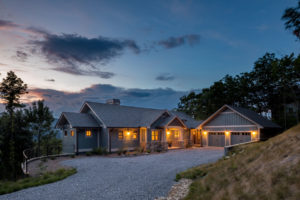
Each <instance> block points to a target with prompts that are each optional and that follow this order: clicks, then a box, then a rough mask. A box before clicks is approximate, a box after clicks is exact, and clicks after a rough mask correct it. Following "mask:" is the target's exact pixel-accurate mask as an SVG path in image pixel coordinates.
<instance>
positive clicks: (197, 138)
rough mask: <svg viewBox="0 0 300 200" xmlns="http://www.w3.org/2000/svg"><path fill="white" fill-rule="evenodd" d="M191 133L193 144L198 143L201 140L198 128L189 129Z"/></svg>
mask: <svg viewBox="0 0 300 200" xmlns="http://www.w3.org/2000/svg"><path fill="white" fill-rule="evenodd" d="M191 133H192V138H193V142H194V144H200V142H201V133H200V130H195V129H194V130H191Z"/></svg>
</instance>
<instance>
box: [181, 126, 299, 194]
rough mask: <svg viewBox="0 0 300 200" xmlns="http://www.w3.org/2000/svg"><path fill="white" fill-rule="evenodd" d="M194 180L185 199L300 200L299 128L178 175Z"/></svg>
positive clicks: (236, 150)
mask: <svg viewBox="0 0 300 200" xmlns="http://www.w3.org/2000/svg"><path fill="white" fill-rule="evenodd" d="M181 178H189V179H193V180H194V182H193V183H192V184H191V186H190V191H189V194H188V195H187V197H186V198H185V199H193V200H196V199H246V200H247V199H249V200H250V199H300V125H298V126H296V127H294V128H292V129H290V130H288V131H286V132H284V133H282V134H280V135H278V136H276V137H274V138H272V139H270V140H268V141H266V142H259V143H253V144H248V145H245V146H240V147H236V148H235V149H234V150H233V151H232V152H231V153H230V155H229V156H226V157H224V158H223V159H221V160H219V161H218V162H216V163H214V164H208V165H201V166H198V167H195V168H191V169H189V170H187V171H184V172H182V173H179V174H177V176H176V180H179V179H181Z"/></svg>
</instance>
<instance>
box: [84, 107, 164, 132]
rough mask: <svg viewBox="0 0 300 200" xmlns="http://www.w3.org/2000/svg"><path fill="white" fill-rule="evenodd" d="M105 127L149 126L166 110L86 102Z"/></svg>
mask: <svg viewBox="0 0 300 200" xmlns="http://www.w3.org/2000/svg"><path fill="white" fill-rule="evenodd" d="M86 104H88V106H89V107H90V108H91V109H92V111H93V112H94V113H95V114H96V115H97V116H98V118H100V119H101V121H103V123H104V124H105V125H106V126H107V127H124V128H134V127H149V126H151V124H152V123H153V122H154V121H155V120H157V119H158V118H159V117H160V116H161V115H162V114H163V113H165V112H167V111H166V110H159V109H151V108H138V107H131V106H121V105H114V104H106V103H96V102H86Z"/></svg>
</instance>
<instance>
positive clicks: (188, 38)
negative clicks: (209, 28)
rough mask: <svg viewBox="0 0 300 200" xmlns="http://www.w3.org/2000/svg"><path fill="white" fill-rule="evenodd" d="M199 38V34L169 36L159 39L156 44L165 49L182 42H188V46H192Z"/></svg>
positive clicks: (177, 45)
mask: <svg viewBox="0 0 300 200" xmlns="http://www.w3.org/2000/svg"><path fill="white" fill-rule="evenodd" d="M199 40H200V35H197V34H190V35H183V36H179V37H169V38H167V39H165V40H160V41H159V42H158V43H157V44H158V45H160V46H162V47H164V48H166V49H172V48H175V47H179V46H182V45H184V44H189V45H190V46H193V45H194V44H197V43H199Z"/></svg>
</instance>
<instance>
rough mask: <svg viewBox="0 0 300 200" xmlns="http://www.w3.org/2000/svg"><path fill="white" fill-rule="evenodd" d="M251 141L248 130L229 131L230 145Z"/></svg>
mask: <svg viewBox="0 0 300 200" xmlns="http://www.w3.org/2000/svg"><path fill="white" fill-rule="evenodd" d="M250 141H251V134H250V132H233V133H231V145H233V144H239V143H244V142H250Z"/></svg>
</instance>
